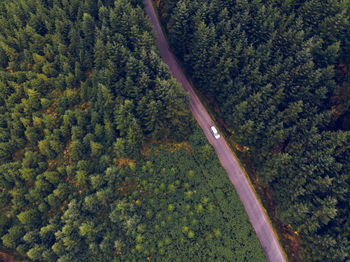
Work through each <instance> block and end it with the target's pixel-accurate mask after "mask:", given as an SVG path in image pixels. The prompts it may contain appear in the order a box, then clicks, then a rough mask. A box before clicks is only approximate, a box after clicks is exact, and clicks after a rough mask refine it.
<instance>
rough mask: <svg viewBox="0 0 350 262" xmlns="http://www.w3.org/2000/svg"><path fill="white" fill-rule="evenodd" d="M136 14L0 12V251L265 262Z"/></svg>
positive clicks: (91, 4)
mask: <svg viewBox="0 0 350 262" xmlns="http://www.w3.org/2000/svg"><path fill="white" fill-rule="evenodd" d="M140 4H141V2H139V1H132V0H117V1H115V2H114V1H108V0H99V1H95V0H85V1H82V0H62V1H61V0H32V1H24V0H15V1H13V0H5V1H1V2H0V17H1V19H0V63H1V64H0V251H3V252H4V251H5V250H6V252H8V253H11V254H16V255H17V256H19V257H20V261H59V262H63V261H94V262H95V261H266V258H265V255H264V253H263V251H262V249H261V247H260V244H259V242H258V239H257V237H256V235H255V233H254V231H253V229H252V226H251V225H250V223H249V221H248V217H247V215H246V213H245V210H244V208H243V206H242V204H241V202H240V200H239V197H238V195H237V194H236V192H235V191H234V189H233V187H232V185H231V184H230V182H229V180H228V178H227V175H226V173H225V171H224V169H223V168H222V167H221V166H220V164H219V161H218V159H217V157H216V155H215V152H214V150H213V149H212V147H211V146H210V145H209V144H208V143H207V141H206V139H205V136H204V134H203V133H202V131H201V130H200V129H199V127H198V126H197V125H196V123H195V121H194V119H192V117H191V114H190V111H189V109H188V97H187V95H185V94H184V93H183V92H182V90H181V88H180V87H179V85H178V84H177V83H176V81H175V80H174V79H173V78H172V77H171V76H170V73H169V71H168V68H167V67H166V66H165V65H164V64H163V63H162V61H161V59H160V57H159V54H158V50H157V48H156V46H155V43H154V36H153V34H152V33H151V27H150V25H149V23H148V21H147V19H146V18H145V15H144V12H143V10H142V6H140ZM0 255H1V253H0Z"/></svg>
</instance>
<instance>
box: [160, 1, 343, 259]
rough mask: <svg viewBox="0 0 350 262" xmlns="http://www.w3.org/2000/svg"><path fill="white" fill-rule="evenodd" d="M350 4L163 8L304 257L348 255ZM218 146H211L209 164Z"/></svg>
mask: <svg viewBox="0 0 350 262" xmlns="http://www.w3.org/2000/svg"><path fill="white" fill-rule="evenodd" d="M349 6H350V4H349V1H337V0H335V1H332V0H330V1H328V0H327V1H326V0H307V1H276V0H263V1H226V0H217V1H199V0H179V1H162V0H161V1H160V4H159V8H160V10H159V11H160V14H161V15H162V19H163V21H164V22H165V23H166V25H165V26H164V27H165V28H166V29H167V30H168V36H169V39H170V43H171V45H172V47H173V50H175V52H176V54H177V55H178V57H179V58H180V60H182V62H183V64H184V65H185V67H186V69H187V72H188V74H189V75H190V76H191V78H192V79H193V81H194V84H195V86H196V87H197V88H198V89H200V91H202V92H203V93H204V94H205V95H206V96H207V97H210V98H212V99H213V100H212V102H213V105H217V106H218V108H219V111H220V112H221V119H223V120H224V123H225V126H226V127H228V129H229V131H231V133H232V135H233V136H232V137H233V139H234V141H235V142H236V143H238V144H239V145H242V146H245V148H246V149H248V151H246V152H245V158H248V159H250V161H249V162H250V163H251V164H252V166H253V167H254V169H255V170H256V171H257V173H258V175H259V179H260V180H262V181H263V182H265V183H266V184H268V186H269V188H270V190H271V192H272V195H273V198H274V200H275V201H276V211H277V212H276V214H277V216H278V218H279V219H280V220H281V221H282V222H283V223H284V224H286V225H291V227H292V229H293V231H297V232H298V233H299V235H300V237H301V245H302V250H301V257H302V258H303V259H304V260H305V261H335V260H336V261H347V260H348V259H349V249H348V245H349V234H350V232H349V227H348V223H345V222H344V221H345V220H347V219H348V218H349V209H348V208H347V206H348V203H346V202H344V200H345V199H349V190H348V189H349V188H350V187H349V179H348V177H349V176H348V173H349V162H347V161H348V159H349V150H350V148H349V141H350V134H349V132H346V131H344V130H346V129H349V128H348V127H349V121H348V120H349V119H350V118H349V95H348V93H349V90H350V89H349V83H350V82H349V77H348V68H349V64H350V59H349V50H350V49H349V48H350V41H349V40H350V39H349V35H350V23H349V21H350V20H349V17H350V16H349V15H350V11H349V10H350V9H349ZM345 68H347V69H345ZM337 85H338V87H337ZM209 151H210V150H209V148H206V147H203V148H202V150H201V153H200V155H201V159H203V161H205V160H206V159H205V157H206V156H207V157H208V158H209V157H210V153H209ZM345 159H346V160H345ZM344 160H345V161H344ZM225 252H226V251H225V250H223V253H225Z"/></svg>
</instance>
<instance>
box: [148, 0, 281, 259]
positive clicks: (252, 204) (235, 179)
mask: <svg viewBox="0 0 350 262" xmlns="http://www.w3.org/2000/svg"><path fill="white" fill-rule="evenodd" d="M144 4H145V11H146V14H147V16H148V18H149V20H150V22H151V24H152V25H153V27H154V31H155V33H156V36H157V46H158V48H159V51H160V55H161V57H162V59H163V61H164V62H165V64H167V65H168V67H169V69H170V72H171V74H172V75H173V76H174V77H175V78H176V80H177V81H178V82H179V83H180V84H181V85H182V88H183V89H184V90H185V92H188V93H189V94H190V109H191V111H192V114H193V116H194V117H195V118H196V120H197V122H198V124H199V125H200V126H201V127H202V129H203V131H204V133H205V135H206V137H207V139H208V141H209V142H210V144H211V145H212V146H213V147H214V149H215V151H216V153H217V155H218V157H219V159H220V162H221V164H222V166H223V167H224V168H225V169H226V171H227V173H228V177H229V179H230V181H231V183H232V184H233V185H234V186H235V188H236V191H237V193H238V195H239V197H240V198H241V201H242V202H243V205H244V207H245V209H246V211H247V213H248V216H249V220H250V222H251V224H252V225H253V227H254V230H255V232H256V234H257V236H258V238H259V241H260V244H261V246H262V248H263V250H264V252H265V254H266V256H267V259H268V261H270V262H281V261H286V259H285V257H284V255H283V252H282V249H281V247H280V245H279V243H278V241H277V239H276V236H275V234H274V232H273V230H272V227H271V224H270V223H269V221H268V219H267V217H266V215H265V213H264V211H263V209H262V207H261V205H260V203H259V201H258V199H257V198H256V195H255V194H254V192H253V190H252V188H251V187H250V184H249V183H248V180H247V178H246V176H245V175H244V173H243V171H242V169H241V167H240V165H239V164H238V162H237V160H236V158H235V157H234V155H233V153H232V152H231V150H230V148H229V147H228V145H227V144H226V142H225V140H224V139H223V138H222V137H221V138H220V139H215V138H214V136H213V135H212V134H211V133H210V126H212V125H214V122H213V121H212V119H211V118H210V116H209V114H208V113H207V111H206V110H205V108H204V106H203V105H202V103H201V101H200V100H199V98H198V97H197V95H196V93H195V92H194V91H193V89H192V87H191V85H190V83H189V82H188V80H187V78H186V76H185V74H184V73H183V71H182V69H181V67H180V65H179V64H178V63H177V61H176V59H175V56H174V55H173V53H172V52H171V50H170V48H169V45H168V42H167V41H166V39H165V37H164V34H163V32H162V29H161V27H160V24H159V21H158V19H157V16H156V14H155V11H154V9H153V6H152V2H151V0H144Z"/></svg>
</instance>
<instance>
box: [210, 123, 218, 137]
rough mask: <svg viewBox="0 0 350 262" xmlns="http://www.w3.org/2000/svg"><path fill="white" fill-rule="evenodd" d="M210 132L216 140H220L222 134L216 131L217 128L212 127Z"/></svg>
mask: <svg viewBox="0 0 350 262" xmlns="http://www.w3.org/2000/svg"><path fill="white" fill-rule="evenodd" d="M210 132H211V133H212V134H213V136H214V137H215V138H216V139H219V138H220V134H219V132H218V130H216V128H215V126H211V127H210Z"/></svg>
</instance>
